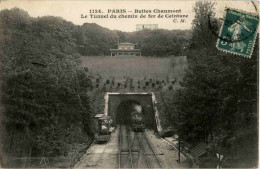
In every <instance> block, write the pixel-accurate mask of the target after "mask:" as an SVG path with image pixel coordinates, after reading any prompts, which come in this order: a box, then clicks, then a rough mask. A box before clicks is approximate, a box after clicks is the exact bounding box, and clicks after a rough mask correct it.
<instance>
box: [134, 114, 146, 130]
mask: <svg viewBox="0 0 260 169" xmlns="http://www.w3.org/2000/svg"><path fill="white" fill-rule="evenodd" d="M131 121H132V127H133V130H134V131H143V130H144V117H143V114H142V113H141V112H138V111H133V112H132V113H131Z"/></svg>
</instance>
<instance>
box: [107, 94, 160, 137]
mask: <svg viewBox="0 0 260 169" xmlns="http://www.w3.org/2000/svg"><path fill="white" fill-rule="evenodd" d="M104 99H105V109H104V114H105V115H107V116H110V117H111V118H112V120H113V125H117V122H118V121H117V108H118V107H119V106H120V104H121V103H123V102H124V101H129V100H132V101H135V102H138V103H140V105H141V106H142V111H143V113H144V122H145V126H146V127H147V128H151V129H154V130H155V131H156V132H157V131H160V130H161V126H160V122H159V116H158V111H157V109H156V106H155V102H156V100H155V96H154V94H153V93H110V92H107V93H106V94H105V97H104ZM158 126H159V127H158Z"/></svg>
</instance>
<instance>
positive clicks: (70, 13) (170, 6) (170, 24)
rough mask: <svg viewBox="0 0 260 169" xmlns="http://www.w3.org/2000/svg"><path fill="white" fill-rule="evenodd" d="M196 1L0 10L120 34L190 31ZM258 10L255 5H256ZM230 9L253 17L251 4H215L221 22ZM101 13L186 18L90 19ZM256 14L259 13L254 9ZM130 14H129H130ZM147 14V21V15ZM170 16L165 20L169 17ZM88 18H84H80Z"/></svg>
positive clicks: (10, 4)
mask: <svg viewBox="0 0 260 169" xmlns="http://www.w3.org/2000/svg"><path fill="white" fill-rule="evenodd" d="M194 4H195V1H172V0H169V1H156V0H143V1H140V0H139V1H135V0H132V1H127V0H124V1H118V0H114V1H109V0H106V1H101V0H98V1H89V0H88V1H87V0H85V1H68V0H66V1H63V0H52V1H48V0H44V1H39V0H19V1H18V0H7V1H2V2H1V3H0V10H2V9H11V8H14V7H18V8H21V9H23V10H25V11H27V12H28V13H29V15H30V16H32V17H41V16H46V15H47V16H48V15H51V16H59V17H62V18H63V19H65V20H67V21H71V22H73V23H74V24H76V25H82V24H84V23H86V22H87V23H96V24H98V25H100V26H102V27H106V28H109V29H111V30H121V31H125V32H132V31H135V30H136V24H158V27H159V28H161V29H169V30H173V29H191V27H192V24H191V23H192V20H193V19H194V12H193V6H194ZM255 4H256V6H257V7H258V2H255ZM226 7H232V8H235V9H241V10H244V11H248V12H252V13H256V12H257V11H256V9H255V7H254V6H253V4H252V2H250V1H217V2H215V10H216V13H217V15H216V16H217V17H220V18H223V15H224V9H225V8H226ZM96 9H98V10H99V9H100V10H101V11H102V12H103V13H95V15H106V14H109V17H110V15H111V14H113V15H117V17H118V16H119V15H121V14H122V15H138V17H140V15H141V13H134V11H135V10H136V9H137V10H151V11H153V10H181V13H171V14H173V15H178V14H179V15H188V17H187V18H185V22H183V23H180V21H181V19H177V22H176V20H175V21H174V19H175V18H165V17H166V16H165V14H166V13H161V15H163V17H164V18H157V15H158V14H159V13H151V15H155V18H127V19H126V18H123V19H122V18H113V19H111V18H101V19H100V18H90V10H96ZM115 9H121V10H125V11H126V13H108V10H115ZM257 10H258V9H257ZM131 11H132V12H131ZM144 14H146V15H147V16H146V17H148V14H147V13H144ZM171 14H169V15H168V16H167V17H170V15H171ZM85 15H88V17H87V18H82V16H85Z"/></svg>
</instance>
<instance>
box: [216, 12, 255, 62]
mask: <svg viewBox="0 0 260 169" xmlns="http://www.w3.org/2000/svg"><path fill="white" fill-rule="evenodd" d="M258 22H259V18H258V16H257V15H254V14H251V13H246V12H241V11H238V10H235V9H230V8H228V9H226V16H225V19H224V22H223V24H222V27H221V30H220V33H219V38H218V41H217V48H218V49H219V50H221V51H225V52H229V53H233V54H237V55H242V56H245V57H248V58H250V57H251V54H252V52H253V48H254V44H255V38H256V35H257V27H258Z"/></svg>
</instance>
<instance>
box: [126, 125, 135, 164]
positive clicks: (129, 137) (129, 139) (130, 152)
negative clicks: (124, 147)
mask: <svg viewBox="0 0 260 169" xmlns="http://www.w3.org/2000/svg"><path fill="white" fill-rule="evenodd" d="M127 139H128V149H129V156H130V164H131V168H132V169H133V168H134V167H133V158H132V149H131V148H132V147H131V135H130V132H129V128H128V127H127Z"/></svg>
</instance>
